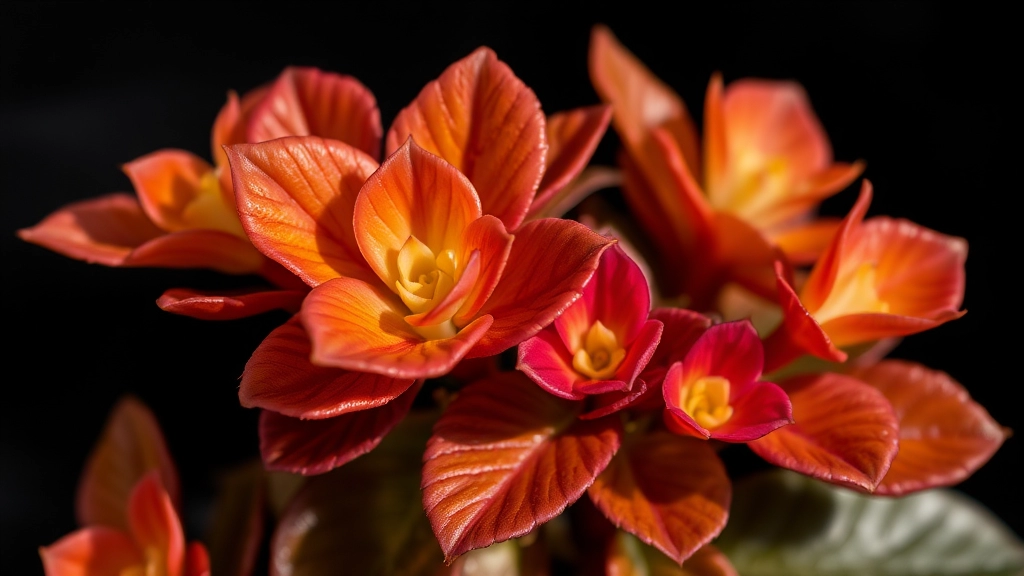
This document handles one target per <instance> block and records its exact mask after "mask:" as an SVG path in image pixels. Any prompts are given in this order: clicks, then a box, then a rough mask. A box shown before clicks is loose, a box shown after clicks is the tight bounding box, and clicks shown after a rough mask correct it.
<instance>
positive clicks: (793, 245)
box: [773, 218, 842, 266]
mask: <svg viewBox="0 0 1024 576" xmlns="http://www.w3.org/2000/svg"><path fill="white" fill-rule="evenodd" d="M841 222H842V221H841V220H839V219H838V218H818V219H817V220H814V221H812V222H808V223H806V224H802V225H798V226H796V227H793V228H789V229H788V230H786V231H785V232H783V233H780V234H776V235H775V236H774V238H773V241H774V242H775V245H776V246H778V247H779V249H780V250H782V252H783V253H784V254H785V255H786V259H787V260H789V262H790V263H791V264H793V265H794V266H804V265H808V264H814V263H815V262H816V261H817V260H818V258H819V257H821V255H822V254H823V253H824V252H825V250H826V249H827V248H828V245H829V243H830V242H831V241H832V238H833V237H835V235H836V231H837V230H839V225H840V223H841Z"/></svg>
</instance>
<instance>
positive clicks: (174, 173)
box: [124, 150, 244, 237]
mask: <svg viewBox="0 0 1024 576" xmlns="http://www.w3.org/2000/svg"><path fill="white" fill-rule="evenodd" d="M124 172H125V174H127V175H128V178H129V179H130V180H131V181H132V185H133V186H134V187H135V193H136V194H137V195H138V197H139V202H140V203H141V204H142V209H143V210H145V211H146V215H147V216H149V219H150V220H152V221H153V222H154V223H155V224H156V225H157V226H159V227H160V228H163V229H164V230H166V231H168V232H179V231H181V230H192V229H210V230H220V231H222V232H227V233H230V234H234V235H236V236H239V237H244V234H243V233H242V228H241V226H240V225H239V223H238V217H237V215H236V214H235V210H234V206H233V205H231V204H230V202H229V200H230V196H229V195H226V194H224V192H223V191H222V190H221V189H220V184H219V183H218V182H217V178H216V173H215V172H214V170H213V167H212V166H210V165H209V164H208V163H207V162H206V161H205V160H203V159H202V158H200V157H198V156H196V155H194V154H192V153H191V152H186V151H184V150H159V151H157V152H153V153H150V154H147V155H145V156H143V157H142V158H139V159H137V160H133V161H131V162H128V163H127V164H125V165H124Z"/></svg>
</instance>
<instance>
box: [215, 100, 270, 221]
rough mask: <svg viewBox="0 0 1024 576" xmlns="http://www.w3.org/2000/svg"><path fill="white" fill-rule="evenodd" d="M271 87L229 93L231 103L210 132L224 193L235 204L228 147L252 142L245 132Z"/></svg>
mask: <svg viewBox="0 0 1024 576" xmlns="http://www.w3.org/2000/svg"><path fill="white" fill-rule="evenodd" d="M268 89H269V86H260V87H259V88H254V89H252V90H250V91H248V92H246V93H245V95H244V96H243V97H242V98H241V99H239V98H238V95H237V94H235V93H234V91H230V92H228V101H227V103H225V104H224V106H222V107H221V109H220V112H218V113H217V118H216V119H215V120H214V121H213V130H212V131H211V133H210V144H211V146H210V148H211V150H212V151H213V164H214V166H216V167H217V172H218V175H217V177H218V180H219V181H220V189H221V192H222V193H223V194H224V196H225V198H228V199H229V200H230V204H231V205H232V206H234V205H235V193H234V186H233V185H232V183H231V169H230V166H229V165H228V153H227V152H226V151H225V147H226V146H232V145H235V144H244V143H246V142H248V140H247V139H246V134H245V133H246V130H247V126H248V124H249V119H250V118H251V117H252V112H253V109H254V108H256V107H257V106H258V105H259V103H260V102H262V101H263V97H264V96H265V95H266V93H267V90H268Z"/></svg>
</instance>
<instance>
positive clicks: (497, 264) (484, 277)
mask: <svg viewBox="0 0 1024 576" xmlns="http://www.w3.org/2000/svg"><path fill="white" fill-rule="evenodd" d="M513 240H515V237H514V236H512V235H511V234H509V233H508V232H506V231H505V225H504V224H502V223H501V220H498V219H497V218H495V217H494V216H491V215H489V214H485V215H483V216H482V217H480V218H478V219H476V220H474V221H473V222H472V223H470V225H469V226H467V227H466V233H465V235H464V236H463V237H462V255H461V256H460V257H459V260H460V261H463V262H465V261H467V260H468V259H469V256H470V254H472V253H473V252H479V254H480V274H479V276H478V277H477V280H476V282H474V284H473V288H472V290H471V291H470V292H469V294H468V295H467V297H466V299H465V301H464V302H463V304H462V306H461V307H460V308H459V310H458V312H457V313H456V315H455V318H454V321H455V325H456V326H462V325H465V324H467V323H469V321H470V320H472V318H473V316H474V315H475V314H476V313H477V312H479V311H480V308H481V307H483V305H484V303H485V302H486V301H487V299H488V298H490V296H491V294H492V293H493V292H494V289H495V288H496V287H497V285H498V282H500V281H501V276H502V274H503V273H504V271H505V264H506V263H507V262H508V257H509V254H510V253H511V251H512V243H513Z"/></svg>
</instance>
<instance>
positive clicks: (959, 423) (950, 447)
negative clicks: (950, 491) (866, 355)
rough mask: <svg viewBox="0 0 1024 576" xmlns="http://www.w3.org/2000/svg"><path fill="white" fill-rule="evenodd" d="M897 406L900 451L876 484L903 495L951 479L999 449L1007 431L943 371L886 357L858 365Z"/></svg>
mask: <svg viewBox="0 0 1024 576" xmlns="http://www.w3.org/2000/svg"><path fill="white" fill-rule="evenodd" d="M854 376H856V377H857V378H858V379H860V380H863V381H864V382H866V383H868V384H870V385H871V386H874V387H875V388H877V389H878V390H880V391H881V392H882V394H884V395H885V397H886V398H887V399H888V400H889V402H891V403H892V406H893V408H894V409H895V410H896V416H897V418H899V426H900V451H899V453H898V454H897V455H896V459H895V460H893V461H892V466H890V467H889V472H888V473H886V475H885V477H884V478H883V479H882V483H881V484H879V485H878V489H877V490H876V492H877V493H879V494H888V495H893V496H902V495H903V494H909V493H911V492H916V491H918V490H924V489H927V488H934V487H937V486H951V485H953V484H956V483H958V482H960V481H962V480H964V479H965V478H967V477H968V476H970V475H971V474H973V473H974V471H975V470H977V469H978V468H980V467H981V466H982V465H983V464H985V462H988V460H989V458H991V457H992V455H993V454H994V453H995V452H996V450H998V449H999V447H1000V446H1001V445H1002V443H1003V441H1004V440H1005V439H1006V437H1007V436H1008V431H1007V430H1005V429H1003V428H1002V427H1000V426H999V424H998V423H997V422H996V421H995V420H993V419H992V417H991V416H990V415H989V413H988V411H986V410H985V408H983V407H982V406H981V405H980V404H978V403H977V402H975V401H974V400H972V399H971V397H970V395H968V393H967V390H965V389H964V387H963V386H961V385H960V384H959V383H958V382H956V381H955V380H953V379H952V378H951V377H950V376H949V375H948V374H946V373H945V372H940V371H938V370H930V369H928V368H926V367H924V366H921V365H920V364H914V363H911V362H905V361H901V360H885V361H882V362H879V363H878V364H876V365H874V366H870V367H868V368H865V369H861V370H857V371H856V372H855V373H854Z"/></svg>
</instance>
